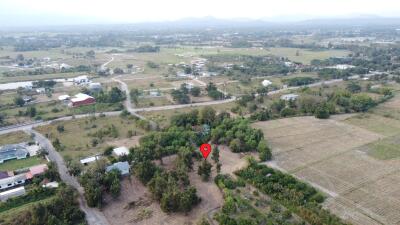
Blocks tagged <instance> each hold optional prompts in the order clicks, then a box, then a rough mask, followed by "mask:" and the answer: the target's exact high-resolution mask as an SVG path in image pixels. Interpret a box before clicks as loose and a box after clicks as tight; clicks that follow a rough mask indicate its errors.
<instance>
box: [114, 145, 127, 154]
mask: <svg viewBox="0 0 400 225" xmlns="http://www.w3.org/2000/svg"><path fill="white" fill-rule="evenodd" d="M113 153H114V154H115V155H117V156H123V155H129V149H128V148H127V147H125V146H122V147H118V148H114V149H113Z"/></svg>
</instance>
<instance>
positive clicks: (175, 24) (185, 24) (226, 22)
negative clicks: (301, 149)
mask: <svg viewBox="0 0 400 225" xmlns="http://www.w3.org/2000/svg"><path fill="white" fill-rule="evenodd" d="M48 18H49V16H43V17H38V18H35V20H32V21H30V22H31V23H32V22H33V24H31V23H29V22H26V21H22V20H17V21H14V22H15V23H10V21H8V22H7V26H0V27H1V28H0V29H2V30H5V29H8V28H12V27H20V28H22V27H25V28H31V29H32V28H33V27H48V26H50V27H53V28H56V27H60V26H63V27H64V28H67V27H71V26H73V27H81V28H82V27H88V26H90V27H97V28H107V29H109V28H112V27H114V28H124V27H125V28H126V27H130V28H139V29H140V28H143V29H170V28H178V29H179V28H182V29H187V28H193V29H198V28H238V27H241V28H242V27H244V28H245V27H247V28H255V27H269V28H282V27H292V28H304V27H317V28H318V27H323V28H324V27H366V26H368V27H369V26H394V27H399V28H400V17H397V18H396V17H391V18H389V17H379V16H374V15H367V16H365V15H364V16H357V17H347V18H344V17H341V18H318V19H300V18H299V17H298V18H296V17H290V16H281V17H274V18H262V19H246V18H236V19H219V18H215V17H201V18H184V19H180V20H175V21H163V22H142V23H119V24H118V23H107V22H99V20H94V19H90V18H70V19H68V18H66V17H57V16H52V17H51V18H52V19H51V20H50V21H51V23H44V22H43V23H42V22H41V21H42V20H43V21H44V20H46V21H49V20H48ZM303 18H305V16H303ZM100 21H101V20H100ZM2 22H4V21H2V19H1V18H0V24H2ZM37 24H41V25H40V26H38V25H37Z"/></svg>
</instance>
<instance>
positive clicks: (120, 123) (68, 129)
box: [35, 116, 145, 159]
mask: <svg viewBox="0 0 400 225" xmlns="http://www.w3.org/2000/svg"><path fill="white" fill-rule="evenodd" d="M58 125H63V126H64V129H65V131H64V132H61V133H60V132H58V131H57V126H58ZM112 125H113V126H115V129H116V130H117V131H118V137H111V136H104V137H103V138H98V137H94V135H93V134H94V133H96V132H100V131H105V130H106V129H108V128H109V127H111V126H112ZM35 129H36V130H38V131H39V132H40V133H42V134H44V135H47V136H48V137H49V138H50V139H51V140H52V141H53V140H55V139H56V138H58V139H59V140H60V142H61V144H62V146H64V150H62V151H60V154H61V155H62V156H64V157H71V158H72V159H79V158H81V157H85V156H90V155H94V154H97V153H101V152H103V150H104V148H105V147H106V146H108V144H107V142H109V141H114V140H117V139H119V138H126V137H127V133H128V131H129V130H131V131H133V133H134V132H135V131H136V134H137V135H141V134H143V133H144V132H145V131H144V130H143V129H141V128H139V127H138V126H137V125H136V122H135V121H134V120H131V119H128V118H125V119H123V118H121V117H119V116H114V117H96V118H93V117H91V118H83V119H76V120H71V121H59V122H55V123H52V124H50V125H46V126H41V127H37V128H35ZM94 139H96V140H97V141H98V144H97V145H94V144H93V142H92V141H93V140H94Z"/></svg>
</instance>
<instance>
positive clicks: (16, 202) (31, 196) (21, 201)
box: [0, 187, 56, 212]
mask: <svg viewBox="0 0 400 225" xmlns="http://www.w3.org/2000/svg"><path fill="white" fill-rule="evenodd" d="M55 193H56V190H55V189H47V188H42V187H38V188H34V189H32V190H31V191H29V192H28V193H27V194H25V195H22V196H19V197H15V198H11V199H8V200H7V201H6V202H1V203H0V212H4V211H6V210H9V209H12V208H16V207H18V206H21V205H25V204H27V203H30V202H36V201H40V200H42V199H45V198H48V197H50V196H52V195H54V194H55Z"/></svg>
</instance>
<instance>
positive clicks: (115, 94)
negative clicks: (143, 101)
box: [92, 87, 126, 103]
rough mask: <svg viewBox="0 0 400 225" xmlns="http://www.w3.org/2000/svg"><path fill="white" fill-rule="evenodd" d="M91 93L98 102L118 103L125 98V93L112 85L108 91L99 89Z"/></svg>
mask: <svg viewBox="0 0 400 225" xmlns="http://www.w3.org/2000/svg"><path fill="white" fill-rule="evenodd" d="M92 94H93V96H94V97H95V98H96V101H97V102H99V103H118V102H122V101H124V100H125V99H126V96H125V93H124V92H123V91H121V89H119V88H118V87H113V88H111V90H110V91H100V92H98V93H92Z"/></svg>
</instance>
